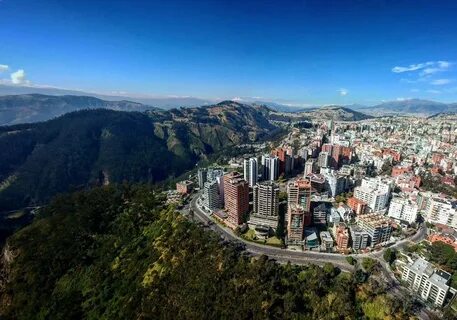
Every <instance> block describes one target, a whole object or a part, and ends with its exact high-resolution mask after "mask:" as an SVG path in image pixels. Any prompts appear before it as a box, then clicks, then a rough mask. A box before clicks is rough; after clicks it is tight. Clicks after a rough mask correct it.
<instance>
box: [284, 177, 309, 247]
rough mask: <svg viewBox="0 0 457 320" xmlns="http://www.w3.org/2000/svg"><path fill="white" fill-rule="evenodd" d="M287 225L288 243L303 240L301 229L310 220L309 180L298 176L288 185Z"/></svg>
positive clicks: (307, 224)
mask: <svg viewBox="0 0 457 320" xmlns="http://www.w3.org/2000/svg"><path fill="white" fill-rule="evenodd" d="M287 193H288V202H287V204H288V209H287V216H288V219H287V220H288V225H287V235H288V241H289V242H290V243H297V244H298V243H300V242H301V241H302V240H303V230H304V228H305V227H306V226H309V225H310V224H311V221H312V213H311V182H310V181H309V180H308V179H303V178H300V179H298V180H296V181H294V182H292V183H290V184H289V185H288V189H287Z"/></svg>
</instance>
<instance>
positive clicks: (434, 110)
mask: <svg viewBox="0 0 457 320" xmlns="http://www.w3.org/2000/svg"><path fill="white" fill-rule="evenodd" d="M353 108H354V109H356V110H358V111H360V112H364V113H368V114H371V115H386V114H399V113H400V114H412V115H418V116H430V115H433V114H438V113H443V112H446V113H449V112H457V103H442V102H436V101H429V100H421V99H405V100H399V101H389V102H384V103H381V104H378V105H375V106H372V107H366V106H353Z"/></svg>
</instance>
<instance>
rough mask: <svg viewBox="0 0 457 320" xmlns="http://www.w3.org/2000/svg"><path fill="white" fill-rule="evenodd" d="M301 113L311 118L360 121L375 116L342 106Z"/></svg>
mask: <svg viewBox="0 0 457 320" xmlns="http://www.w3.org/2000/svg"><path fill="white" fill-rule="evenodd" d="M301 114H303V115H305V116H308V117H309V118H311V119H325V120H335V121H360V120H366V119H371V118H373V116H370V115H367V114H365V113H362V112H360V111H355V110H353V109H350V108H347V107H342V106H325V107H322V108H317V109H312V110H311V111H307V112H302V113H301Z"/></svg>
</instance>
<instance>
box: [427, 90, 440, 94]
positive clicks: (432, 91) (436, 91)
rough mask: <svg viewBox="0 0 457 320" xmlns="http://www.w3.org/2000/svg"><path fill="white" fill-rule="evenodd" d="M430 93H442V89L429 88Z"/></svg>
mask: <svg viewBox="0 0 457 320" xmlns="http://www.w3.org/2000/svg"><path fill="white" fill-rule="evenodd" d="M427 92H428V93H433V94H440V93H441V91H440V90H434V89H429V90H427Z"/></svg>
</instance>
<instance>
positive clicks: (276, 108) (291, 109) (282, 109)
mask: <svg viewBox="0 0 457 320" xmlns="http://www.w3.org/2000/svg"><path fill="white" fill-rule="evenodd" d="M252 104H253V105H264V106H267V107H269V108H271V109H273V110H274V111H278V112H291V113H295V112H303V111H305V110H306V109H307V108H303V107H297V106H289V105H285V104H281V103H276V102H271V101H254V102H252Z"/></svg>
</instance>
